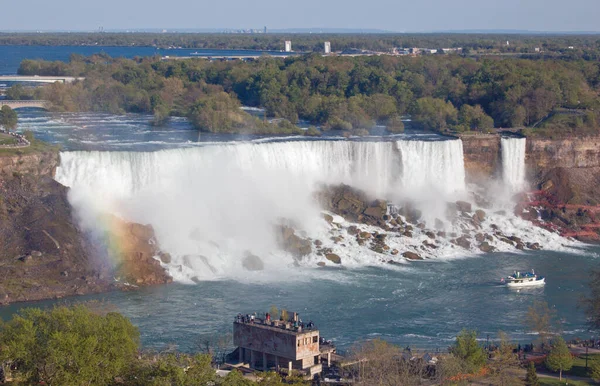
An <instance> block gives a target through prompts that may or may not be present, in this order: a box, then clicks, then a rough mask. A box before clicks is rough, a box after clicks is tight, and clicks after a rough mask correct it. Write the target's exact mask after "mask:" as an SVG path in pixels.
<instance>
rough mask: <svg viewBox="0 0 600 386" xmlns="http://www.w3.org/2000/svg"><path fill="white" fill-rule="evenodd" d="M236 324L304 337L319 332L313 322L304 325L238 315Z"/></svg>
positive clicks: (297, 322)
mask: <svg viewBox="0 0 600 386" xmlns="http://www.w3.org/2000/svg"><path fill="white" fill-rule="evenodd" d="M234 323H236V324H247V325H252V326H253V327H258V328H262V329H267V330H272V331H277V332H283V333H286V334H291V335H302V334H306V333H309V332H318V331H319V330H318V329H317V327H316V326H315V324H314V323H313V322H308V323H303V322H299V321H283V320H271V319H269V320H267V319H266V318H263V319H261V318H257V317H255V316H250V315H246V316H243V315H238V316H237V317H236V318H235V320H234Z"/></svg>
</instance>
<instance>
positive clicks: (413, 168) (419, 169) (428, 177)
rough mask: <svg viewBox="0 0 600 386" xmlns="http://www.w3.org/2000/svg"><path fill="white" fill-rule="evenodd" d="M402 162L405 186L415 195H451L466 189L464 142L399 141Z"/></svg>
mask: <svg viewBox="0 0 600 386" xmlns="http://www.w3.org/2000/svg"><path fill="white" fill-rule="evenodd" d="M396 145H397V147H398V150H399V151H400V156H401V158H402V186H403V187H404V189H407V190H409V191H411V192H412V193H415V194H422V193H423V191H431V190H433V193H436V194H452V193H456V192H462V191H463V190H464V189H465V164H464V160H463V144H462V141H461V140H459V139H458V140H452V141H398V142H396Z"/></svg>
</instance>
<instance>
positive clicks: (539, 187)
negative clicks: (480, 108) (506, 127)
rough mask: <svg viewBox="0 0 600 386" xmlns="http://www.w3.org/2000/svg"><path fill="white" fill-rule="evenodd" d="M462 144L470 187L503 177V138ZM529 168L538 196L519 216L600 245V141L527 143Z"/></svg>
mask: <svg viewBox="0 0 600 386" xmlns="http://www.w3.org/2000/svg"><path fill="white" fill-rule="evenodd" d="M462 140H463V148H464V159H465V169H466V173H467V180H468V182H479V181H485V179H487V178H494V177H497V176H499V175H500V173H501V168H502V157H501V145H500V137H499V136H498V135H482V136H463V137H462ZM525 163H526V168H527V180H528V181H529V183H530V184H531V188H532V190H533V191H534V194H533V195H529V196H528V199H527V198H526V196H523V201H522V202H520V203H519V205H518V207H517V209H516V211H517V213H520V214H521V215H522V216H523V217H525V218H528V219H530V220H532V221H533V222H534V223H538V224H539V225H540V226H544V227H549V228H551V229H555V230H558V231H560V232H561V233H562V234H563V235H565V236H574V237H577V238H579V239H582V240H585V241H590V240H594V241H598V240H600V217H599V216H598V215H600V191H599V190H598V189H597V187H598V186H599V185H600V136H588V137H578V138H562V139H548V138H535V137H534V138H527V143H526V158H525ZM492 196H493V195H492ZM596 217H598V219H596ZM539 220H542V221H541V222H539Z"/></svg>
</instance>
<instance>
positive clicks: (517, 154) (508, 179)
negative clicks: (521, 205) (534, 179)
mask: <svg viewBox="0 0 600 386" xmlns="http://www.w3.org/2000/svg"><path fill="white" fill-rule="evenodd" d="M525 145H526V139H525V138H502V139H501V148H502V180H503V181H504V184H505V185H506V186H507V187H508V189H510V191H511V192H520V191H522V190H523V189H525V186H526V184H525Z"/></svg>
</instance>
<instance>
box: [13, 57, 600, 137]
mask: <svg viewBox="0 0 600 386" xmlns="http://www.w3.org/2000/svg"><path fill="white" fill-rule="evenodd" d="M19 73H21V74H29V75H31V74H38V75H57V74H63V75H76V76H85V77H86V80H85V81H83V82H78V83H74V84H54V85H50V86H48V87H45V88H42V89H38V90H37V91H36V95H35V97H36V98H40V99H47V100H49V101H50V102H51V103H52V105H53V106H54V108H55V109H57V110H66V111H88V110H89V111H107V112H112V113H122V112H141V113H152V114H154V115H155V120H156V121H157V122H158V123H159V122H160V121H162V120H164V119H165V118H166V117H168V116H169V115H179V116H188V117H190V119H191V120H192V122H193V123H194V125H195V126H196V127H198V128H199V129H201V130H206V131H212V132H215V131H224V132H240V131H242V130H245V131H248V132H282V133H289V132H294V131H296V130H297V129H295V127H294V126H293V125H291V124H293V123H296V122H297V121H298V119H304V120H307V121H309V122H311V123H314V124H318V125H320V126H321V127H322V128H323V129H324V130H327V129H343V130H352V129H361V128H369V127H371V126H372V125H373V124H374V123H375V122H379V123H383V124H388V123H389V124H390V126H392V127H393V128H394V129H396V130H397V129H398V128H399V125H398V124H397V122H398V121H399V117H400V116H403V115H406V114H410V115H412V116H413V118H414V119H413V124H414V125H415V126H416V127H420V128H422V129H426V130H435V131H440V132H447V131H465V130H478V131H487V130H489V129H491V128H492V127H494V126H495V127H536V126H538V125H540V124H542V123H544V121H546V120H548V119H549V118H550V117H551V116H552V115H554V113H555V112H556V111H557V109H560V108H562V109H568V110H569V111H574V112H575V114H577V115H580V116H581V119H580V120H579V121H578V122H579V123H578V125H579V126H580V127H587V128H593V129H594V130H595V129H596V128H597V122H598V121H599V119H598V114H599V113H600V108H599V106H600V102H599V100H600V99H599V93H598V91H599V87H600V76H599V74H600V65H599V64H598V63H593V62H587V61H583V60H581V61H567V60H546V61H536V60H526V59H515V58H505V59H480V60H474V59H470V58H464V57H459V56H452V55H450V56H449V55H440V56H435V55H432V56H423V57H416V58H415V57H390V56H380V57H322V56H320V55H306V56H302V57H295V58H288V59H285V60H283V59H276V58H261V59H259V60H256V61H251V62H242V61H229V62H210V61H207V60H200V59H188V60H161V59H160V58H158V57H154V58H140V59H136V60H127V59H111V58H108V57H106V56H92V57H88V58H84V57H80V56H73V57H72V58H71V61H70V62H69V63H62V62H44V61H31V60H26V61H23V63H22V64H21V67H20V69H19ZM24 97H26V96H24ZM240 103H241V104H243V105H247V106H255V107H263V108H265V109H266V112H267V115H268V116H270V117H276V118H284V119H285V121H277V124H271V125H269V124H268V123H265V122H263V121H260V120H258V119H256V118H253V117H251V116H249V115H248V114H246V113H245V112H243V111H240V109H239V106H240ZM281 122H287V123H291V124H287V123H286V124H283V125H282V124H281ZM548 125H549V126H551V128H552V129H553V130H563V129H564V125H555V126H553V125H551V124H550V123H548Z"/></svg>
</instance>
